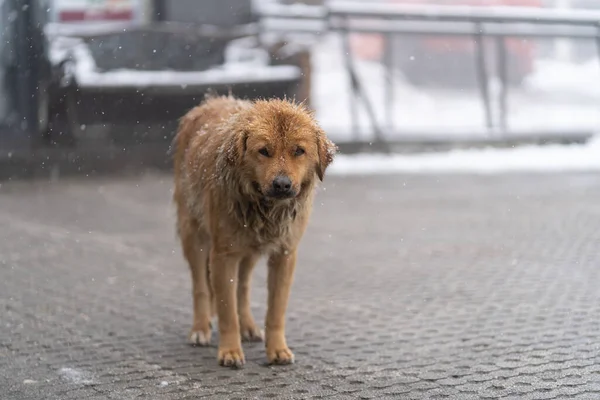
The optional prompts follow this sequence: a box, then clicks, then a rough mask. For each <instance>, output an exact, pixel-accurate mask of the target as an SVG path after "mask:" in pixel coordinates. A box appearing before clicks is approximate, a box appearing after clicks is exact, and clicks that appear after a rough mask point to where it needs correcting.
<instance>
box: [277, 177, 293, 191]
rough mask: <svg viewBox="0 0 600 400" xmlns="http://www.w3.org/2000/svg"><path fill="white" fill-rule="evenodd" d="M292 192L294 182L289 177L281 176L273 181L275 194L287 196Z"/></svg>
mask: <svg viewBox="0 0 600 400" xmlns="http://www.w3.org/2000/svg"><path fill="white" fill-rule="evenodd" d="M291 190H292V181H291V180H290V178H288V177H287V176H283V175H279V176H278V177H276V178H275V179H273V192H274V193H276V194H287V193H289V192H290V191H291Z"/></svg>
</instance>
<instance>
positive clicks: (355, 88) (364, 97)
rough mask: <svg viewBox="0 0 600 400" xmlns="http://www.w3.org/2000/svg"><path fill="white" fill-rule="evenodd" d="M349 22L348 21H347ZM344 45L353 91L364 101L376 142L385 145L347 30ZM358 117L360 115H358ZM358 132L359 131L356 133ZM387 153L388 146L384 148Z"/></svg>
mask: <svg viewBox="0 0 600 400" xmlns="http://www.w3.org/2000/svg"><path fill="white" fill-rule="evenodd" d="M346 22H347V21H346ZM344 39H345V40H344V43H345V49H344V50H345V53H346V68H347V69H348V74H349V75H350V81H351V83H352V91H353V93H355V94H356V96H357V97H358V98H359V99H360V100H362V102H363V106H364V107H365V111H366V112H367V117H368V118H369V120H370V122H371V127H372V128H373V133H374V135H375V142H377V143H379V144H383V143H384V140H383V135H382V133H381V130H380V129H379V126H378V125H377V116H376V115H375V109H374V108H373V105H372V104H371V102H370V101H369V96H368V95H367V93H366V92H365V91H364V90H363V88H362V87H361V84H360V81H359V79H358V74H357V73H356V69H355V68H354V63H353V62H352V55H351V54H350V35H349V34H348V31H347V30H345V35H344ZM356 117H358V115H356ZM356 132H358V130H357V131H356ZM384 148H385V150H386V151H387V146H384Z"/></svg>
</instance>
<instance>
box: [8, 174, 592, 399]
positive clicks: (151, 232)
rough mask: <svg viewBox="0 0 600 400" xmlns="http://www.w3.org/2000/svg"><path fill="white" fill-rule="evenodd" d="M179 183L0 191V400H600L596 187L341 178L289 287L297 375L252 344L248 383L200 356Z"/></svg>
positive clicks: (260, 310)
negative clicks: (177, 201) (178, 210)
mask: <svg viewBox="0 0 600 400" xmlns="http://www.w3.org/2000/svg"><path fill="white" fill-rule="evenodd" d="M170 189H171V183H170V179H169V176H167V175H148V176H145V177H141V178H127V179H126V178H123V179H105V180H100V179H94V180H68V181H62V182H59V183H54V184H49V183H10V184H6V183H5V184H2V186H0V398H1V399H9V400H13V399H15V400H20V399H36V400H37V399H40V400H41V399H44V400H46V399H77V400H79V399H81V400H86V399H87V400H92V399H94V400H96V399H119V400H120V399H134V398H136V399H137V398H148V399H167V400H169V399H198V398H215V399H269V398H273V399H378V400H379V399H459V400H469V399H524V400H528V399H600V342H599V339H598V337H599V336H600V176H598V175H561V176H550V175H545V176H504V177H459V176H443V177H433V176H426V177H416V176H413V177H405V176H388V177H362V178H339V177H330V178H329V179H328V180H327V185H325V186H324V187H323V188H322V189H321V191H320V192H319V195H318V199H317V203H316V207H315V214H314V218H313V220H312V222H311V226H310V229H309V232H308V233H307V235H306V237H305V240H304V242H303V246H302V250H301V255H300V259H299V266H298V273H297V279H296V281H295V284H294V288H293V291H292V301H291V304H290V310H289V314H288V316H289V323H288V330H289V332H288V339H289V342H290V345H291V347H292V348H293V350H294V351H295V353H296V358H297V363H296V364H295V365H293V366H288V367H268V366H266V365H265V364H264V362H265V357H264V352H263V349H262V345H261V344H249V345H246V346H245V349H246V356H247V360H248V364H247V365H246V367H245V368H244V369H242V370H239V371H232V370H227V369H223V368H220V367H217V365H216V347H215V346H214V345H213V346H212V347H210V348H194V347H190V346H188V345H187V344H186V340H185V339H186V334H187V332H188V329H189V328H190V324H191V293H190V282H189V278H188V270H187V267H186V265H185V263H184V262H183V259H182V256H181V254H180V250H179V248H178V247H177V243H176V240H175V233H174V224H173V208H172V206H171V204H170V196H171V194H170ZM264 281H265V270H264V268H259V269H258V270H257V276H256V277H255V280H254V283H255V287H254V292H253V296H254V297H253V308H254V311H255V314H256V316H257V317H259V318H262V316H263V315H264V312H265V294H266V293H265V284H264ZM215 343H216V342H215Z"/></svg>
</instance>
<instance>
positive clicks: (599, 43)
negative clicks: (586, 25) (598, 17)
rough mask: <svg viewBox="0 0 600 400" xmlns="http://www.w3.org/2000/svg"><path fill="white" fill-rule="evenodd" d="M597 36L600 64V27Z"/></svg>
mask: <svg viewBox="0 0 600 400" xmlns="http://www.w3.org/2000/svg"><path fill="white" fill-rule="evenodd" d="M597 29H598V31H597V34H596V50H597V51H598V61H599V62H600V26H599V27H598V28H597Z"/></svg>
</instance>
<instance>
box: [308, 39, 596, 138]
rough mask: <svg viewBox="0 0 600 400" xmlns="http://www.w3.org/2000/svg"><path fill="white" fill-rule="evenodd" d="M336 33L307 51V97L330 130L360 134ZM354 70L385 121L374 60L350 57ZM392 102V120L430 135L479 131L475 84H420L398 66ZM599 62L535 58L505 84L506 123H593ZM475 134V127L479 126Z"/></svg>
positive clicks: (367, 133)
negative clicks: (513, 84) (529, 70)
mask: <svg viewBox="0 0 600 400" xmlns="http://www.w3.org/2000/svg"><path fill="white" fill-rule="evenodd" d="M342 55H343V53H342V46H341V41H340V38H339V37H338V36H336V35H334V34H328V35H326V36H324V37H323V38H321V40H320V41H319V43H318V44H317V45H316V46H315V47H314V51H313V68H314V70H313V83H312V96H313V97H312V101H313V105H314V106H315V109H316V112H317V118H318V119H319V121H320V123H321V124H322V125H323V127H324V128H325V129H326V130H327V131H328V132H330V134H331V136H332V138H334V139H336V140H338V141H341V140H350V139H353V138H360V139H368V138H370V137H372V130H371V129H370V125H369V122H368V119H367V118H366V114H365V112H364V110H363V109H362V107H361V109H360V111H359V115H360V128H361V129H360V131H361V132H362V136H358V137H356V136H353V134H352V130H351V118H350V108H349V102H350V93H351V92H350V85H349V80H348V76H347V74H346V73H345V70H344V60H343V57H342ZM356 68H357V72H358V74H359V76H360V79H361V81H362V83H363V85H364V87H365V88H366V91H367V93H368V96H369V98H370V99H371V101H372V103H373V105H374V106H375V111H376V114H377V118H378V121H379V124H380V125H382V123H383V121H385V119H384V117H385V103H384V93H385V88H386V86H387V82H386V79H385V71H384V68H383V67H382V65H380V64H378V63H373V62H365V61H357V62H356ZM393 81H394V82H393V84H394V89H395V96H396V102H395V104H394V108H393V109H394V125H395V128H396V129H398V130H404V131H410V130H411V129H412V130H416V131H418V132H423V134H427V132H428V131H431V133H434V134H436V135H440V134H443V133H447V134H454V133H461V134H464V133H465V131H467V132H471V131H475V132H477V131H483V129H482V128H483V127H484V123H485V120H484V113H483V106H482V103H481V100H480V97H479V93H478V92H477V91H476V90H472V91H467V90H465V91H458V90H450V89H448V90H444V89H433V88H428V89H422V88H415V87H413V86H411V85H410V84H408V83H407V82H406V81H405V79H404V77H403V76H402V75H401V73H397V74H396V75H395V76H394V79H393ZM599 103H600V67H599V66H598V63H597V60H593V61H592V62H590V63H589V64H585V65H571V64H566V65H565V64H561V63H559V62H551V61H543V60H540V61H538V62H537V64H536V70H535V72H534V74H533V75H532V76H531V77H530V78H529V79H528V80H527V82H526V83H525V85H524V86H523V87H522V88H520V89H512V88H511V89H510V91H509V103H508V110H509V121H508V122H509V126H510V127H511V128H512V129H521V130H535V129H552V130H553V131H557V130H561V129H565V130H570V131H574V130H578V129H579V130H581V129H590V128H592V129H594V128H598V127H600V107H598V104H599ZM482 134H483V133H482Z"/></svg>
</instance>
